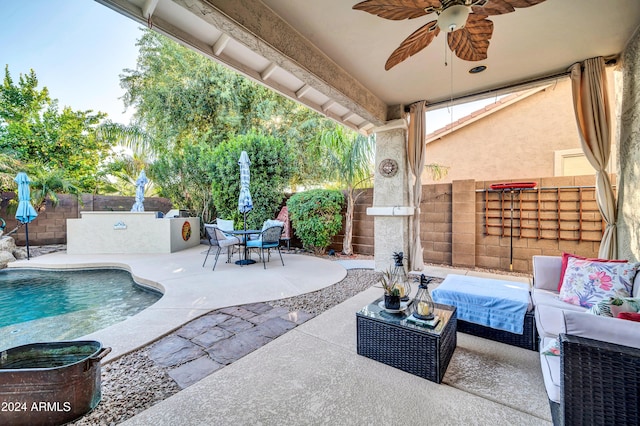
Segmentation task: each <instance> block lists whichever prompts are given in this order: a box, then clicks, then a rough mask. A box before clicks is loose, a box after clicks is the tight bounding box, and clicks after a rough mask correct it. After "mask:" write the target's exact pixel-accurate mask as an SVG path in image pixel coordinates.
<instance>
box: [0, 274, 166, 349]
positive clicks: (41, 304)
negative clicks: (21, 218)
mask: <svg viewBox="0 0 640 426" xmlns="http://www.w3.org/2000/svg"><path fill="white" fill-rule="evenodd" d="M160 297H162V294H161V293H159V292H157V291H152V290H149V289H147V288H144V287H142V286H140V285H138V284H136V283H135V281H134V280H133V278H132V277H131V274H130V273H129V272H127V271H124V270H120V269H91V270H74V271H68V270H65V271H60V270H56V271H51V270H33V269H3V270H0V349H6V348H10V347H13V346H18V345H23V344H27V343H33V342H44V341H55V340H71V339H76V338H78V337H81V336H84V335H86V334H89V333H92V332H94V331H97V330H100V329H103V328H105V327H108V326H110V325H113V324H116V323H118V322H120V321H124V320H125V319H127V318H129V317H131V316H133V315H135V314H137V313H138V312H140V311H142V310H143V309H145V308H147V307H149V306H151V305H152V304H153V303H155V302H156V301H158V299H160Z"/></svg>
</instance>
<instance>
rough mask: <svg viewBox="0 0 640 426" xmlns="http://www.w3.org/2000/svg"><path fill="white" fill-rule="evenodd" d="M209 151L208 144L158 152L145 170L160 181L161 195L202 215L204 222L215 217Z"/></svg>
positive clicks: (211, 166) (185, 208)
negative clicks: (159, 154)
mask: <svg viewBox="0 0 640 426" xmlns="http://www.w3.org/2000/svg"><path fill="white" fill-rule="evenodd" d="M212 151H213V149H212V147H211V146H210V145H209V144H207V143H202V142H201V143H193V144H185V146H184V147H183V148H182V149H176V150H173V151H171V152H167V153H164V154H163V155H161V156H160V158H158V159H157V160H156V161H154V162H153V164H152V165H151V166H150V168H149V170H148V175H149V176H152V177H153V179H154V180H155V181H156V182H158V183H159V186H160V191H159V192H160V195H161V196H163V197H167V198H169V199H170V200H171V201H172V202H173V204H174V205H176V206H179V207H180V208H181V209H184V210H188V211H190V212H191V213H193V214H195V215H197V216H199V217H201V218H202V221H203V222H204V223H211V221H212V220H213V219H214V218H215V206H214V203H213V197H212V194H211V173H212V170H213V168H214V163H213V153H212ZM236 161H237V160H236Z"/></svg>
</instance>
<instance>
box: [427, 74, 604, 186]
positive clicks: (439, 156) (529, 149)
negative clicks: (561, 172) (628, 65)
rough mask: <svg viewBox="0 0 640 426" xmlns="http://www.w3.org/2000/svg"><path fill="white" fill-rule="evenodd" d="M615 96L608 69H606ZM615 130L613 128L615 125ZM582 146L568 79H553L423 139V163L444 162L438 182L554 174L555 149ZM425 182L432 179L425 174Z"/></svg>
mask: <svg viewBox="0 0 640 426" xmlns="http://www.w3.org/2000/svg"><path fill="white" fill-rule="evenodd" d="M608 74H609V76H610V78H609V85H610V88H611V90H610V96H611V99H612V102H613V99H614V90H613V87H614V83H613V80H614V78H613V69H611V68H609V69H608ZM614 132H615V129H614ZM570 149H581V147H580V139H579V137H578V131H577V126H576V123H575V115H574V111H573V105H572V93H571V82H570V80H569V79H568V78H565V79H562V80H558V81H557V83H556V84H553V85H550V86H549V87H547V88H545V89H544V90H542V91H539V92H537V93H534V94H533V95H531V96H529V97H526V98H524V99H522V100H519V101H517V102H514V103H513V104H511V105H508V106H506V107H504V108H502V109H500V110H497V111H495V112H493V113H491V114H488V115H486V116H484V117H482V118H480V119H479V120H477V121H474V122H471V123H470V124H468V125H466V126H463V127H461V128H459V129H457V130H455V131H453V132H451V133H449V134H445V135H444V136H443V137H442V138H440V139H437V140H434V141H431V142H429V143H428V144H427V151H426V156H427V164H431V163H435V164H439V165H442V166H446V167H449V169H448V173H447V175H446V176H445V177H444V178H443V179H440V180H438V182H453V181H455V180H465V179H475V180H495V181H499V180H506V179H512V178H513V177H514V176H522V175H527V176H556V175H557V173H556V172H555V171H554V166H555V153H556V151H561V150H570ZM422 182H423V183H424V184H430V183H435V181H434V180H433V179H432V177H431V176H430V174H429V173H424V174H423V180H422Z"/></svg>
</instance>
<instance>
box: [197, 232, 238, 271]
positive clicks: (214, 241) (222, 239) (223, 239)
mask: <svg viewBox="0 0 640 426" xmlns="http://www.w3.org/2000/svg"><path fill="white" fill-rule="evenodd" d="M204 229H205V232H206V234H207V239H208V240H209V248H208V249H207V255H206V256H205V258H204V262H202V267H203V268H204V265H205V263H207V258H208V257H209V253H210V252H211V249H212V248H214V247H217V248H218V251H217V252H216V261H215V262H214V264H213V269H211V270H212V271H215V269H216V265H217V264H218V257H219V256H220V252H221V251H222V249H223V248H225V247H226V248H227V263H229V262H230V261H231V256H232V255H233V249H234V247H235V246H236V245H239V244H240V240H239V239H238V238H237V237H227V236H226V235H225V234H224V233H223V232H222V230H221V229H220V228H218V227H217V226H216V225H205V226H204Z"/></svg>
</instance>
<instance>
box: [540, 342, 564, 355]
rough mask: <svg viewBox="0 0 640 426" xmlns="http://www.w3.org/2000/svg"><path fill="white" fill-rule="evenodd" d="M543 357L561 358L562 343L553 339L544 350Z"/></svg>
mask: <svg viewBox="0 0 640 426" xmlns="http://www.w3.org/2000/svg"><path fill="white" fill-rule="evenodd" d="M541 353H542V355H550V356H560V342H558V339H553V340H551V341H549V343H547V345H546V346H545V347H544V348H542V351H541Z"/></svg>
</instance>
